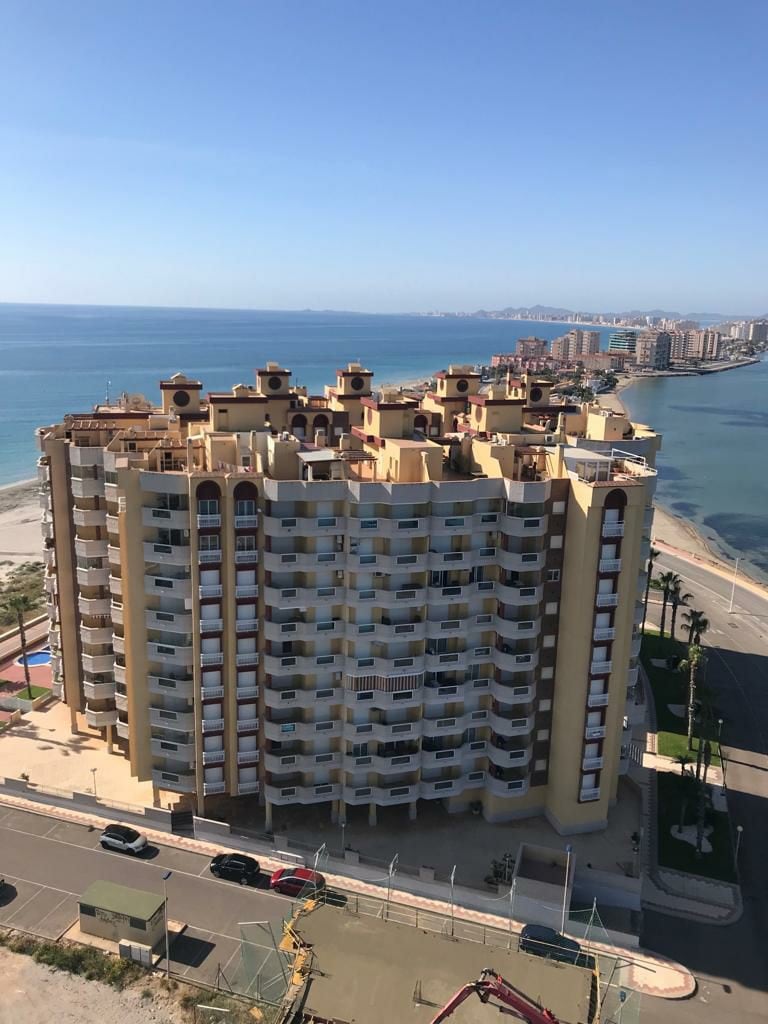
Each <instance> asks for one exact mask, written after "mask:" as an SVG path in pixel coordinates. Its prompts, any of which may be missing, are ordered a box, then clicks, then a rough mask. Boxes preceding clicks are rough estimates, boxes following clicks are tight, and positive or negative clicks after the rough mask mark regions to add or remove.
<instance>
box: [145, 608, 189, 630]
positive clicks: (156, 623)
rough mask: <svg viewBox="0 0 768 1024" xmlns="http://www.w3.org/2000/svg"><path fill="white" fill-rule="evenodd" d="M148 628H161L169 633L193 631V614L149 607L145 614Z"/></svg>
mask: <svg viewBox="0 0 768 1024" xmlns="http://www.w3.org/2000/svg"><path fill="white" fill-rule="evenodd" d="M144 621H145V623H146V625H147V628H148V629H159V630H163V631H165V632H168V633H183V634H184V635H185V636H188V635H189V634H190V633H191V632H192V616H191V615H190V614H188V613H184V612H162V611H156V610H153V609H150V608H148V609H147V610H146V612H145V615H144Z"/></svg>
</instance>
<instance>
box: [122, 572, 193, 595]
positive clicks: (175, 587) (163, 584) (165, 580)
mask: <svg viewBox="0 0 768 1024" xmlns="http://www.w3.org/2000/svg"><path fill="white" fill-rule="evenodd" d="M120 592H121V591H120ZM144 592H145V593H146V594H149V595H150V596H151V597H156V596H157V595H159V594H166V595H167V596H169V597H191V596H192V583H191V582H190V579H189V577H188V576H185V577H183V578H181V579H176V578H174V577H173V576H150V575H145V576H144ZM112 593H113V594H114V593H115V590H114V588H113V590H112Z"/></svg>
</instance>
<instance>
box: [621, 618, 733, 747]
mask: <svg viewBox="0 0 768 1024" xmlns="http://www.w3.org/2000/svg"><path fill="white" fill-rule="evenodd" d="M687 653H688V651H687V648H686V645H685V644H684V643H682V642H681V641H680V640H671V639H670V638H669V637H668V636H665V637H661V636H659V634H658V633H655V632H651V631H650V630H649V631H647V632H646V635H645V636H644V637H643V644H642V649H641V652H640V657H641V658H642V661H643V666H644V668H645V671H646V673H647V674H648V679H649V681H650V684H651V689H652V690H653V700H654V703H655V705H656V727H657V729H658V733H657V735H656V742H657V751H658V753H659V754H661V755H662V756H663V757H677V756H678V755H679V754H687V755H688V756H689V757H690V758H691V759H692V760H693V761H695V760H696V754H697V752H698V740H697V738H696V737H695V736H694V739H693V750H691V751H689V750H688V721H687V718H678V717H677V715H673V714H672V712H671V711H670V710H669V707H668V705H670V704H687V703H688V677H687V676H686V675H685V674H684V673H682V672H678V671H673V670H671V669H667V668H660V667H659V666H657V665H652V664H651V660H652V659H662V658H671V657H673V656H675V655H676V656H677V657H678V658H685V657H686V656H687ZM699 696H700V698H704V694H700V695H699ZM712 719H713V720H714V721H716V720H717V712H716V711H715V709H713V711H712ZM706 738H708V739H709V740H710V742H711V743H712V748H711V749H712V764H716V765H719V764H720V758H719V756H718V754H717V744H716V743H715V742H713V741H714V740H716V739H717V726H716V725H714V726H710V727H709V728H708V736H707V737H706Z"/></svg>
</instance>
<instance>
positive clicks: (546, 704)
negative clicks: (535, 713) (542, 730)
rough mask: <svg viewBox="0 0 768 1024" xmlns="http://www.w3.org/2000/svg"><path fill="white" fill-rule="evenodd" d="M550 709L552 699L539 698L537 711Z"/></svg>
mask: <svg viewBox="0 0 768 1024" xmlns="http://www.w3.org/2000/svg"><path fill="white" fill-rule="evenodd" d="M551 710H552V701H551V700H540V701H539V711H551Z"/></svg>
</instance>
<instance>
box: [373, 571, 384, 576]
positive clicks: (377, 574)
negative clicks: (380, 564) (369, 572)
mask: <svg viewBox="0 0 768 1024" xmlns="http://www.w3.org/2000/svg"><path fill="white" fill-rule="evenodd" d="M373 575H374V576H386V575H387V574H386V573H385V572H375V573H374V574H373Z"/></svg>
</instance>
